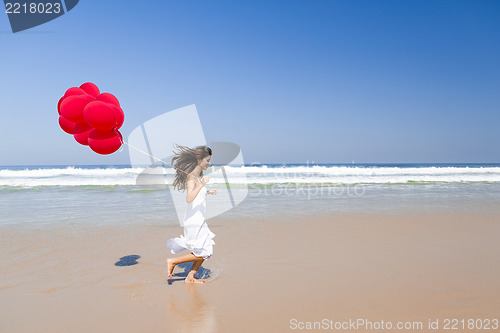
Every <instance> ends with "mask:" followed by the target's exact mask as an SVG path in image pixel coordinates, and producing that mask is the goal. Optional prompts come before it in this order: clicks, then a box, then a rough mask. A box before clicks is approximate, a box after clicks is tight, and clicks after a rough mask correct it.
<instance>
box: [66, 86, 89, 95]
mask: <svg viewBox="0 0 500 333" xmlns="http://www.w3.org/2000/svg"><path fill="white" fill-rule="evenodd" d="M85 94H87V93H86V92H85V90H83V89H81V88H78V87H72V88H69V89H68V90H66V93H65V94H64V97H68V96H74V95H85Z"/></svg>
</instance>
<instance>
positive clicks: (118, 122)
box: [108, 104, 125, 129]
mask: <svg viewBox="0 0 500 333" xmlns="http://www.w3.org/2000/svg"><path fill="white" fill-rule="evenodd" d="M108 105H109V106H110V107H111V109H112V110H113V112H114V113H115V119H116V123H115V128H116V129H119V128H120V127H122V125H123V121H124V120H125V115H124V114H123V110H122V109H121V108H119V107H117V106H115V105H113V104H108Z"/></svg>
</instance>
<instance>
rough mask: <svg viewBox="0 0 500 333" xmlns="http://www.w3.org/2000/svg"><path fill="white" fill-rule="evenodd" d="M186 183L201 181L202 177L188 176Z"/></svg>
mask: <svg viewBox="0 0 500 333" xmlns="http://www.w3.org/2000/svg"><path fill="white" fill-rule="evenodd" d="M186 181H190V182H192V181H200V177H196V176H195V175H193V174H191V173H190V174H188V175H187V177H186Z"/></svg>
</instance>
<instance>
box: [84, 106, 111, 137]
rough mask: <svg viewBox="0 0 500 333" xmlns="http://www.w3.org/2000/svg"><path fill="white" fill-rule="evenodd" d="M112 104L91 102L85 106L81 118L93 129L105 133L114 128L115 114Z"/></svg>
mask: <svg viewBox="0 0 500 333" xmlns="http://www.w3.org/2000/svg"><path fill="white" fill-rule="evenodd" d="M111 106H113V105H112V104H108V103H104V102H101V101H93V102H90V103H89V104H87V106H85V109H84V110H83V116H84V118H85V121H86V122H87V124H89V125H90V126H92V127H94V128H95V129H98V130H102V131H107V130H111V129H113V128H114V127H115V126H116V119H115V112H114V111H113V109H112V108H111Z"/></svg>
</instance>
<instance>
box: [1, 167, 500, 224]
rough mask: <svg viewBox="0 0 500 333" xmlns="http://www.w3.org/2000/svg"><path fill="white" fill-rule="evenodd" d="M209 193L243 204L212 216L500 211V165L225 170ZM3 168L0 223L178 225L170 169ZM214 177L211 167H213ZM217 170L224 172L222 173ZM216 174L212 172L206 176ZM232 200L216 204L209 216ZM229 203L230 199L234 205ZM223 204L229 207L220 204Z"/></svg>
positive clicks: (214, 178) (215, 218) (212, 199)
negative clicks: (238, 199)
mask: <svg viewBox="0 0 500 333" xmlns="http://www.w3.org/2000/svg"><path fill="white" fill-rule="evenodd" d="M216 169H217V172H213V173H210V172H209V173H208V175H210V176H211V180H210V183H209V184H208V188H209V189H212V188H214V189H217V190H218V191H220V192H219V193H221V194H222V193H223V192H224V191H225V190H226V189H228V188H229V187H230V188H231V190H232V191H233V193H234V194H235V196H237V195H236V193H239V194H240V195H239V196H240V197H242V196H243V197H244V199H243V200H242V201H241V202H240V203H239V204H233V207H232V208H231V209H226V210H225V211H224V212H223V213H221V214H219V215H217V216H213V217H211V218H210V219H209V220H210V224H212V225H213V224H217V223H222V222H218V221H222V220H225V219H220V218H222V217H224V218H236V219H241V218H258V217H259V216H262V217H263V216H270V215H271V216H273V215H280V216H291V215H311V216H314V215H315V214H329V213H366V214H372V213H380V214H399V213H404V212H407V211H412V212H421V213H425V212H461V213H464V214H466V213H482V214H499V213H500V164H443V163H439V164H313V165H310V164H252V165H241V166H226V167H224V168H223V169H221V168H218V167H216ZM145 170H146V169H143V168H131V167H130V166H127V165H85V166H78V165H74V166H69V165H65V166H47V165H40V166H0V198H1V200H0V226H30V227H39V226H44V225H58V224H77V225H80V226H91V225H124V224H148V225H175V224H178V217H177V215H176V207H175V204H174V202H173V200H172V197H171V195H170V187H169V186H168V184H169V181H168V180H169V179H172V178H171V177H172V176H173V169H171V168H167V169H164V168H160V167H156V168H150V169H147V170H149V171H148V172H150V171H151V170H153V172H152V174H155V175H156V177H153V178H149V180H148V182H146V183H145V182H143V181H140V180H141V179H144V178H141V177H144V174H145ZM208 171H210V170H208ZM213 171H215V169H214V170H213ZM205 174H207V172H205ZM226 199H227V198H225V199H224V196H223V195H217V196H214V197H209V198H207V210H208V211H210V209H211V207H217V205H218V204H220V205H222V204H223V203H222V202H223V201H224V200H226ZM227 200H229V199H227ZM221 207H222V206H221Z"/></svg>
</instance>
